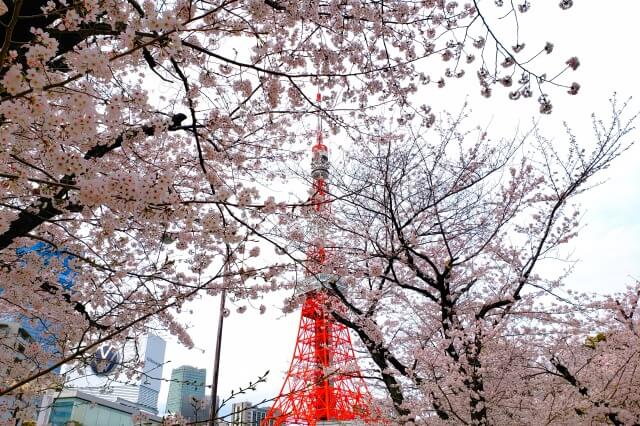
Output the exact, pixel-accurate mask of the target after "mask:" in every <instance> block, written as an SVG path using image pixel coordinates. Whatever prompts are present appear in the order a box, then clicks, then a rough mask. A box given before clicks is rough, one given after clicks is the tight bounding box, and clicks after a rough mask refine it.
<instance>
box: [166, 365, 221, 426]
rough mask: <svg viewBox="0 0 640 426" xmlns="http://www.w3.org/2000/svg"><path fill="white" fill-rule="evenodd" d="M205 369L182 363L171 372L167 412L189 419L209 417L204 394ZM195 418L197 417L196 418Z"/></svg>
mask: <svg viewBox="0 0 640 426" xmlns="http://www.w3.org/2000/svg"><path fill="white" fill-rule="evenodd" d="M206 380H207V370H206V369H204V368H196V367H191V366H189V365H183V366H181V367H178V368H175V369H174V370H173V371H172V372H171V384H170V385H169V396H168V397H167V412H169V413H171V414H180V415H181V416H182V417H184V418H186V419H189V420H191V421H197V420H204V419H205V418H208V417H209V412H210V411H211V410H210V407H209V404H208V403H207V399H206V398H205V395H204V389H205V384H206ZM196 418H197V419H196Z"/></svg>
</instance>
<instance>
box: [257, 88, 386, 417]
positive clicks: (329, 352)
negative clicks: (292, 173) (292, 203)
mask: <svg viewBox="0 0 640 426" xmlns="http://www.w3.org/2000/svg"><path fill="white" fill-rule="evenodd" d="M317 101H318V103H320V101H321V96H320V93H318V95H317ZM316 138H317V139H316V143H315V145H313V147H312V148H311V153H312V157H311V177H312V179H313V195H312V197H311V204H312V206H313V212H312V221H311V223H312V225H311V227H310V232H311V237H312V244H311V247H310V249H309V251H308V252H307V264H306V265H307V270H308V273H307V277H306V279H305V281H304V284H303V285H302V286H301V288H300V289H298V291H297V294H299V295H301V297H304V304H303V306H302V312H301V317H300V325H299V327H298V337H297V340H296V346H295V349H294V351H293V359H292V360H291V366H290V367H289V371H288V372H287V376H286V378H285V381H284V384H283V385H282V389H281V390H280V394H279V396H278V397H277V398H276V400H275V401H274V404H273V406H272V407H271V409H270V410H269V412H268V413H267V416H266V418H265V419H264V420H263V421H262V423H261V425H262V426H279V425H282V424H287V425H308V426H315V425H322V424H336V423H339V424H348V423H353V424H356V423H357V424H372V423H374V422H373V421H372V417H373V416H372V411H373V410H372V407H371V395H370V393H369V391H368V389H367V386H366V384H365V382H364V380H363V379H362V376H361V373H360V369H359V367H358V363H357V361H356V357H355V354H354V352H353V347H352V345H351V337H350V336H349V330H348V329H347V327H346V326H344V325H343V324H341V323H339V322H337V321H336V320H335V319H334V317H333V315H332V314H331V311H330V308H329V307H328V306H329V305H334V306H335V305H336V304H337V303H338V301H337V299H336V298H335V297H334V296H332V295H331V293H330V291H329V290H328V289H327V288H329V287H330V286H331V284H333V285H336V286H338V287H341V286H342V284H341V283H340V280H339V277H338V276H336V275H335V274H332V273H327V272H326V271H325V270H324V269H327V268H326V264H327V251H326V250H325V242H326V235H325V229H326V227H325V225H324V224H325V223H326V220H327V219H328V218H329V216H330V214H331V203H330V200H329V196H328V193H327V183H328V178H329V151H328V149H327V147H326V145H324V144H323V140H322V121H321V118H320V116H318V131H317V136H316ZM334 309H335V308H334Z"/></svg>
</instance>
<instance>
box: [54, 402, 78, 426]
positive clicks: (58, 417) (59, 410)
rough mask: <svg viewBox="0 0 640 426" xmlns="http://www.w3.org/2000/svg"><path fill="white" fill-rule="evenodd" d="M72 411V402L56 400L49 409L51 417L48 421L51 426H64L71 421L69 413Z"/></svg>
mask: <svg viewBox="0 0 640 426" xmlns="http://www.w3.org/2000/svg"><path fill="white" fill-rule="evenodd" d="M72 411H73V401H65V400H63V399H60V400H57V401H56V402H54V403H53V407H52V408H51V417H49V421H50V422H51V426H65V423H66V422H67V421H69V420H71V412H72Z"/></svg>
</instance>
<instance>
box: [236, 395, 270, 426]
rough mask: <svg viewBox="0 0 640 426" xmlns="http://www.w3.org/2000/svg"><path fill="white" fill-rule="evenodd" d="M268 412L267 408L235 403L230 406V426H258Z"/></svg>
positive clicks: (247, 403)
mask: <svg viewBox="0 0 640 426" xmlns="http://www.w3.org/2000/svg"><path fill="white" fill-rule="evenodd" d="M268 411H269V408H268V407H265V408H261V407H255V406H254V405H253V404H251V403H250V402H248V401H243V402H235V403H234V404H233V405H232V406H231V426H260V422H261V421H262V420H264V418H265V417H267V412H268Z"/></svg>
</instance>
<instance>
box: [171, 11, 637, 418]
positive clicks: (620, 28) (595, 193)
mask: <svg viewBox="0 0 640 426" xmlns="http://www.w3.org/2000/svg"><path fill="white" fill-rule="evenodd" d="M532 3H533V8H532V10H531V12H530V13H531V15H530V16H528V17H527V19H526V20H523V21H522V25H523V28H522V31H523V33H522V34H523V35H524V37H523V40H524V41H525V42H526V43H527V44H529V43H532V44H534V45H535V44H536V43H538V44H540V45H541V46H542V45H544V41H547V40H548V41H552V42H554V43H555V52H554V53H555V54H554V56H553V60H555V63H556V64H562V63H563V62H564V60H565V59H567V58H569V57H570V56H578V58H579V59H580V62H581V66H580V68H579V69H578V70H577V71H575V72H574V73H573V75H572V80H573V78H575V81H577V82H579V83H580V84H581V85H582V88H581V91H580V94H579V95H578V96H575V97H574V96H569V95H566V94H564V93H563V92H562V91H559V90H558V91H550V93H551V94H552V102H553V104H554V113H553V114H552V115H550V116H544V117H540V116H539V115H538V114H537V113H536V110H535V105H534V104H533V103H532V102H512V101H509V100H508V99H507V98H506V93H507V92H506V91H504V90H499V89H498V90H495V93H496V95H495V96H494V97H492V98H490V99H484V98H481V97H480V96H479V95H478V92H479V86H478V85H477V81H476V78H475V76H474V75H468V76H467V77H466V78H464V79H462V80H460V81H459V82H457V83H456V87H455V88H451V87H449V86H447V89H445V90H444V91H438V90H437V89H432V90H431V91H430V92H429V93H428V95H429V96H431V98H432V99H433V100H432V102H431V103H432V105H433V106H434V108H439V107H440V108H451V109H453V110H455V109H459V108H460V106H461V105H462V104H463V103H464V101H465V99H466V96H467V95H468V100H469V102H470V107H471V108H472V109H473V114H472V115H471V120H473V121H474V122H477V124H481V125H486V124H487V123H488V122H489V121H491V123H492V124H491V129H493V132H494V133H495V134H496V135H497V134H502V135H503V136H510V135H512V133H513V130H514V128H515V126H517V125H518V124H520V126H521V127H523V126H524V127H526V125H528V124H530V123H531V120H532V118H535V119H538V118H540V119H541V121H540V125H541V128H542V130H543V133H544V134H546V135H550V136H554V135H557V140H558V143H563V142H564V141H563V139H562V129H561V123H562V121H563V120H566V121H567V122H568V123H569V124H570V125H571V127H572V128H573V129H574V130H575V132H576V134H577V135H578V137H579V138H581V140H582V138H586V139H584V140H585V141H586V142H587V144H590V143H592V140H593V138H592V136H591V122H590V114H591V113H592V112H595V113H597V114H600V115H602V117H603V118H605V119H607V118H608V117H607V115H606V114H607V113H608V108H609V105H608V101H607V100H608V98H609V97H610V96H611V94H612V93H613V92H614V91H617V92H618V93H619V98H620V99H624V98H626V97H628V96H634V95H636V94H637V92H638V84H637V78H638V77H637V75H638V67H637V66H636V56H637V53H636V50H637V45H636V43H637V40H640V31H639V30H638V22H637V19H638V16H640V2H637V1H631V0H627V1H623V0H608V1H606V2H596V1H576V2H575V3H576V5H575V6H574V7H573V8H572V9H571V10H569V11H567V12H561V11H559V9H558V7H557V3H558V2H557V1H555V0H552V1H550V0H536V1H535V2H532ZM543 4H546V5H545V6H543ZM605 5H606V6H605ZM543 7H546V8H547V9H543ZM558 18H565V19H558ZM534 22H535V24H534ZM537 49H538V48H537V47H535V48H532V50H537ZM426 65H428V62H427V63H426ZM470 71H471V69H469V70H468V73H469V72H470ZM631 109H632V110H633V109H635V110H638V109H640V100H634V101H633V102H632V108H631ZM639 160H640V147H638V146H634V147H633V148H632V149H631V150H630V151H629V152H627V153H626V154H625V155H624V156H623V157H622V158H619V159H618V160H617V161H616V162H615V163H614V166H613V167H612V168H610V169H609V170H608V171H607V174H606V176H602V177H603V178H606V181H605V182H604V183H603V184H602V185H601V186H599V187H596V188H595V189H593V190H592V191H590V192H589V193H587V194H585V195H584V196H583V197H582V198H581V201H582V204H583V209H582V211H583V214H584V216H583V221H582V223H583V225H584V229H583V230H582V232H581V234H580V236H579V237H578V238H577V239H576V240H574V241H573V243H572V244H571V247H570V248H569V250H568V252H571V256H572V258H574V259H576V260H579V262H578V263H577V264H576V267H575V271H574V273H573V274H572V275H571V276H570V277H569V278H568V280H567V283H568V284H569V285H570V286H571V287H573V288H575V289H581V290H585V291H597V292H603V293H604V292H608V291H617V290H621V289H623V288H624V286H625V285H627V284H629V283H630V282H631V278H630V277H635V278H640V261H638V259H640V243H639V242H638V240H639V239H640V219H639V218H640V215H639V213H638V212H640V161H639ZM305 196H306V192H305V189H304V188H302V189H301V193H300V194H299V198H300V199H303V198H305ZM260 303H265V305H267V306H268V309H267V312H266V313H265V314H264V315H259V314H258V312H257V309H256V310H253V311H251V310H249V311H248V312H247V313H245V314H243V315H238V314H235V310H234V309H233V306H232V307H231V308H232V309H231V310H232V312H233V313H232V315H231V316H230V317H229V318H227V319H226V320H225V324H224V325H225V329H224V335H223V346H222V360H221V371H220V387H219V394H220V395H221V396H222V397H226V396H228V395H229V393H230V391H231V389H232V388H235V389H237V388H238V387H239V386H243V385H245V384H247V383H248V382H249V381H250V380H255V379H256V378H257V377H258V376H259V375H260V374H262V373H264V372H265V371H266V370H270V371H271V374H270V375H269V379H268V382H267V383H266V384H263V385H261V386H260V387H259V390H258V391H257V392H255V393H253V394H250V395H248V396H247V397H243V396H240V397H239V398H238V400H244V399H247V400H251V401H252V402H258V401H259V400H260V399H261V398H263V397H266V396H268V397H273V396H275V395H276V394H277V392H278V391H279V389H280V386H281V385H282V382H283V379H284V374H285V372H286V370H287V369H288V367H289V364H290V362H291V356H292V353H293V346H294V343H295V337H296V332H297V324H298V321H299V317H300V312H299V311H296V312H294V313H293V314H289V315H287V316H285V315H283V314H282V313H281V312H280V311H279V310H278V308H279V307H280V306H281V296H278V297H272V298H270V299H266V300H264V301H260V302H258V305H259V304H260ZM218 305H219V299H217V298H214V297H210V296H204V297H203V298H202V299H201V300H199V301H197V302H194V303H192V304H191V306H190V307H191V308H192V309H193V310H194V314H193V315H190V316H184V317H183V318H184V320H185V321H186V322H188V323H189V324H191V325H192V328H191V335H192V337H193V340H194V342H195V345H196V348H194V349H192V350H187V349H186V348H183V347H181V346H179V344H178V343H176V342H175V341H173V340H171V339H169V342H168V344H167V352H166V359H167V360H168V361H170V362H169V363H168V364H167V366H166V367H165V369H164V377H165V378H169V377H170V374H171V369H172V368H175V367H178V366H180V365H184V364H187V365H193V366H197V367H199V368H202V367H206V368H207V381H208V384H210V383H211V377H212V374H211V372H212V365H213V354H214V348H215V337H216V336H215V332H216V328H217V315H218ZM256 308H257V305H256ZM187 310H188V309H184V310H183V311H187ZM167 392H168V384H167V383H164V384H163V386H162V389H161V393H160V407H161V409H163V408H164V406H165V402H166V397H167Z"/></svg>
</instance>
